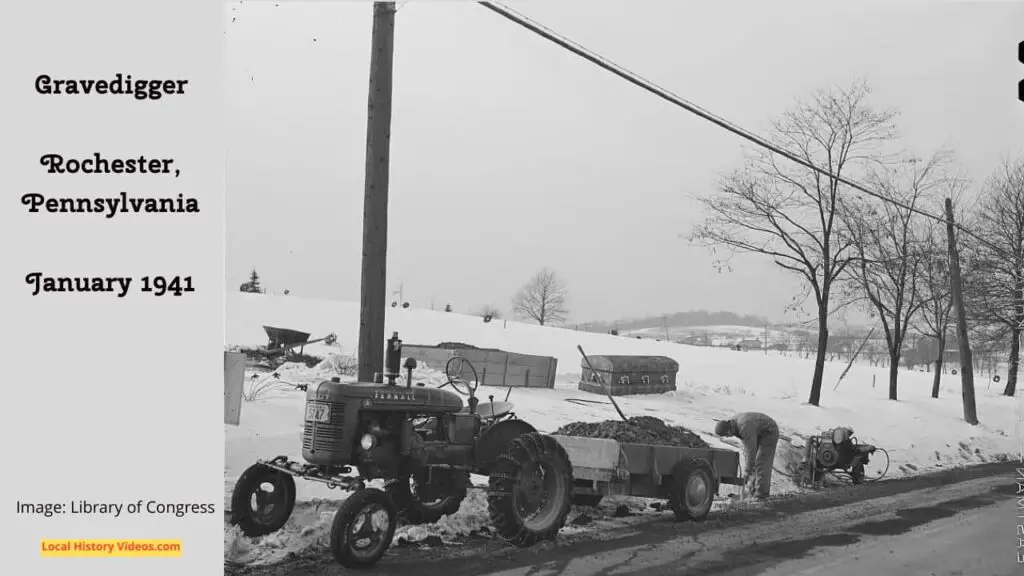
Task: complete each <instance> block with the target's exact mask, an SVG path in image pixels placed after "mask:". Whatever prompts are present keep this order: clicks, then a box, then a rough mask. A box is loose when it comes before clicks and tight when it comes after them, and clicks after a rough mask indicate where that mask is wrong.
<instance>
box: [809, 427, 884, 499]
mask: <svg viewBox="0 0 1024 576" xmlns="http://www.w3.org/2000/svg"><path fill="white" fill-rule="evenodd" d="M877 450H878V448H876V447H875V446H872V445H870V444H860V443H858V442H857V441H856V439H855V438H854V436H853V429H852V428H846V427H839V428H833V429H832V430H828V431H826V432H823V433H821V434H819V435H817V436H813V437H811V438H810V439H808V441H807V446H806V447H805V448H804V461H803V462H802V463H801V464H800V467H799V470H798V471H799V476H798V478H799V483H800V484H802V485H805V486H812V487H816V486H819V485H820V484H821V481H822V480H823V479H824V477H825V475H826V474H829V473H833V474H834V473H836V472H842V473H845V474H846V475H848V476H849V477H850V480H852V481H853V483H854V484H860V483H861V482H863V481H864V479H865V478H864V466H865V465H866V464H867V463H868V461H869V459H870V457H871V455H872V454H874V453H875V452H876V451H877Z"/></svg>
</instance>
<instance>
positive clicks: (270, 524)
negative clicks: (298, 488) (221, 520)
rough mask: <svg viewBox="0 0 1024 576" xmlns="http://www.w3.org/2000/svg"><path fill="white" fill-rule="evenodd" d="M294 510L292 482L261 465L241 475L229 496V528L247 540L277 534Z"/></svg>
mask: <svg viewBox="0 0 1024 576" xmlns="http://www.w3.org/2000/svg"><path fill="white" fill-rule="evenodd" d="M294 508H295V479H294V478H292V477H291V476H289V475H288V474H285V473H284V472H281V471H279V470H274V469H273V468H271V467H269V466H264V465H263V464H253V465H252V466H250V467H249V468H247V469H246V471H245V472H242V475H241V476H240V477H239V478H238V482H236V483H235V490H234V492H232V494H231V524H232V525H235V526H238V527H239V528H241V529H242V533H243V534H245V535H246V536H249V537H255V536H266V535H267V534H272V533H274V532H277V531H278V530H280V529H281V528H282V527H283V526H284V525H285V523H286V522H288V518H289V517H290V516H291V515H292V510H293V509H294Z"/></svg>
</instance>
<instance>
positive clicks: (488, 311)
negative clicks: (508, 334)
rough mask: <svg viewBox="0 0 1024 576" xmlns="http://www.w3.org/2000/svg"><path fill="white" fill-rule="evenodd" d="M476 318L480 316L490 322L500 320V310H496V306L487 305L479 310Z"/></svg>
mask: <svg viewBox="0 0 1024 576" xmlns="http://www.w3.org/2000/svg"><path fill="white" fill-rule="evenodd" d="M477 316H480V317H482V318H487V317H490V319H491V320H500V319H501V310H498V307H497V306H491V305H487V306H484V307H483V308H481V309H480V311H479V312H477Z"/></svg>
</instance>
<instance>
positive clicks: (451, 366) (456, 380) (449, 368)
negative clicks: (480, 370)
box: [438, 356, 480, 396]
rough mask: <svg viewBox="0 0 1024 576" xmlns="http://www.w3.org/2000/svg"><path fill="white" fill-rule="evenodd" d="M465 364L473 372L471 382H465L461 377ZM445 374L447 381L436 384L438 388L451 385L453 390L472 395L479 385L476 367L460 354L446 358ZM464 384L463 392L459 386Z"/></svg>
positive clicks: (464, 394)
mask: <svg viewBox="0 0 1024 576" xmlns="http://www.w3.org/2000/svg"><path fill="white" fill-rule="evenodd" d="M466 366H468V367H469V369H470V371H471V372H473V383H470V382H467V381H466V380H465V379H464V378H463V377H462V373H463V371H464V370H465V368H466ZM444 371H445V375H447V376H448V381H447V382H445V383H444V384H441V385H440V386H438V389H441V388H444V387H445V386H449V385H450V386H451V387H452V389H453V390H455V391H456V392H458V393H459V394H462V395H463V396H472V395H473V394H474V393H475V392H476V389H477V388H478V387H479V386H480V380H479V378H478V377H477V374H476V368H474V367H473V364H471V363H470V361H469V360H466V359H465V358H463V357H461V356H452V357H451V358H449V359H448V362H447V363H445V365H444ZM460 385H461V386H465V387H466V388H465V390H466V391H465V392H463V390H462V389H461V388H459V386H460Z"/></svg>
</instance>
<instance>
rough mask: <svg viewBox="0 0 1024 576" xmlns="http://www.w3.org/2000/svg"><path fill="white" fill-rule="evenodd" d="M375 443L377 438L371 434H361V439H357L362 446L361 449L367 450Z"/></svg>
mask: <svg viewBox="0 0 1024 576" xmlns="http://www.w3.org/2000/svg"><path fill="white" fill-rule="evenodd" d="M376 443H377V439H376V438H374V437H373V434H363V437H362V439H361V440H359V445H360V446H361V447H362V448H363V450H367V451H369V450H370V449H371V448H373V445H374V444H376Z"/></svg>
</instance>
